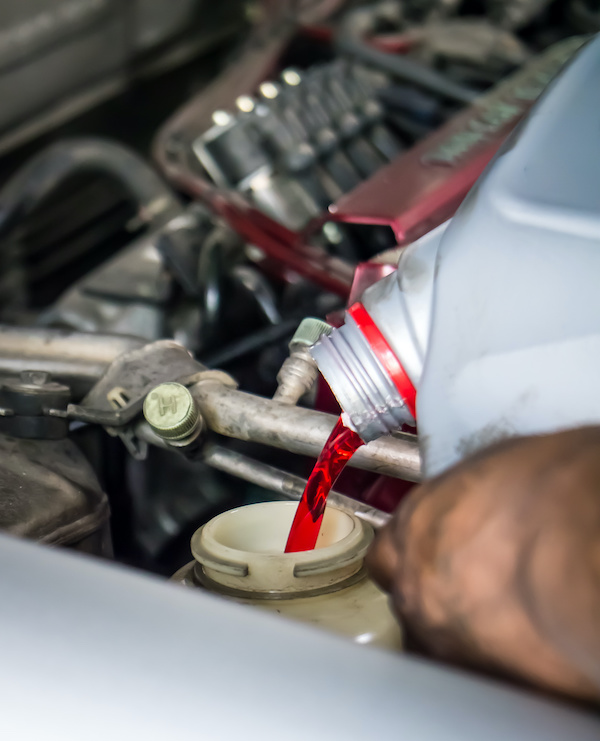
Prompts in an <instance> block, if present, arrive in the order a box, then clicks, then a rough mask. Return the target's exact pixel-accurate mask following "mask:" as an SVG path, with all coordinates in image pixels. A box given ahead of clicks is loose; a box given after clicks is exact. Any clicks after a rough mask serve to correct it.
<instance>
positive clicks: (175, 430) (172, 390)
mask: <svg viewBox="0 0 600 741" xmlns="http://www.w3.org/2000/svg"><path fill="white" fill-rule="evenodd" d="M144 417H145V418H146V421H147V422H148V424H149V425H150V427H151V428H152V429H153V430H154V432H155V433H156V434H157V435H158V436H159V437H161V438H163V439H164V440H182V439H183V438H186V437H189V436H191V435H192V434H193V433H194V432H195V431H196V430H197V428H198V425H199V423H200V414H199V412H198V407H197V406H196V402H195V401H194V397H193V396H192V394H191V393H190V391H189V390H188V389H187V388H186V387H185V386H182V385H181V384H180V383H161V384H160V385H159V386H156V387H155V388H154V389H152V391H150V393H149V394H148V395H147V396H146V399H145V400H144Z"/></svg>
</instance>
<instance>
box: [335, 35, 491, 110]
mask: <svg viewBox="0 0 600 741" xmlns="http://www.w3.org/2000/svg"><path fill="white" fill-rule="evenodd" d="M335 45H336V48H337V50H338V51H339V52H340V53H341V54H344V55H346V56H349V57H353V58H354V59H355V60H358V61H360V62H362V63H363V64H366V65H369V66H371V67H376V68H377V69H380V70H382V71H384V72H387V73H389V74H390V75H392V76H393V77H396V78H397V79H399V80H403V81H404V82H410V83H412V84H413V85H416V86H418V87H421V88H423V89H424V90H429V92H431V93H435V94H436V95H440V96H442V97H443V98H446V99H447V100H453V101H455V102H457V103H463V104H465V105H469V104H471V103H472V102H473V101H474V100H475V98H477V96H478V95H479V93H478V92H477V91H475V90H473V89H471V88H469V87H467V86H465V85H461V84H459V83H457V82H453V81H452V80H449V79H448V78H447V77H445V76H444V75H442V74H440V73H439V72H436V71H435V70H432V69H429V68H428V67H424V66H423V65H421V64H419V63H418V62H415V61H413V60H412V59H407V58H406V57H403V56H399V55H395V54H388V53H387V52H383V51H378V50H377V49H374V48H373V47H372V46H369V45H368V44H367V43H366V42H364V41H362V40H361V39H359V38H355V37H354V36H349V35H348V34H342V35H340V36H338V37H337V38H336V41H335Z"/></svg>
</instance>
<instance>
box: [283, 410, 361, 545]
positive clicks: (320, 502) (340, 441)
mask: <svg viewBox="0 0 600 741" xmlns="http://www.w3.org/2000/svg"><path fill="white" fill-rule="evenodd" d="M361 445H363V441H362V440H361V439H360V437H359V436H358V435H357V434H356V432H354V431H353V430H350V429H348V427H345V426H344V423H343V422H342V418H341V417H340V418H339V419H338V421H337V422H336V425H335V427H334V428H333V430H332V432H331V435H329V437H328V438H327V442H326V443H325V446H324V447H323V450H322V451H321V455H320V456H319V457H318V459H317V462H316V463H315V467H314V468H313V470H312V473H311V474H310V477H309V479H308V481H307V482H306V488H305V489H304V494H303V495H302V499H301V500H300V502H299V504H298V509H297V510H296V515H295V517H294V522H293V523H292V527H291V529H290V534H289V536H288V540H287V544H286V546H285V552H286V553H296V552H298V551H311V550H312V549H313V548H314V547H315V545H316V544H317V538H318V537H319V531H320V529H321V522H322V520H323V514H324V513H325V505H326V504H327V496H328V494H329V492H330V491H331V487H332V486H333V485H334V484H335V480H336V479H337V477H338V476H339V475H340V473H341V472H342V470H343V468H344V466H345V465H346V463H348V461H349V460H350V458H352V456H353V455H354V453H355V452H356V451H357V450H358V449H359V448H360V446H361Z"/></svg>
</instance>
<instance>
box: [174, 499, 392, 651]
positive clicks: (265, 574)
mask: <svg viewBox="0 0 600 741" xmlns="http://www.w3.org/2000/svg"><path fill="white" fill-rule="evenodd" d="M297 506H298V505H297V503H296V502H263V503H260V504H250V505H248V506H246V507H238V508H237V509H232V510H229V511H227V512H223V513H222V514H220V515H218V516H217V517H215V518H213V519H212V520H210V522H208V523H206V525H204V526H203V527H201V528H200V529H199V530H197V531H196V533H195V534H194V536H193V537H192V544H191V545H192V554H193V556H194V559H195V560H194V561H193V562H192V563H191V564H188V565H187V566H184V567H183V568H182V569H180V570H179V571H178V572H177V574H175V576H174V577H173V579H174V580H175V581H179V582H181V583H183V584H185V585H187V586H191V587H203V588H205V589H209V590H211V591H213V592H216V593H219V594H222V595H224V596H226V597H229V598H231V599H235V600H236V601H238V602H243V603H246V604H248V605H253V606H255V607H258V608H262V609H265V610H269V611H271V612H276V613H279V614H281V615H283V616H284V617H289V618H293V619H296V620H301V621H303V622H307V623H312V624H313V625H318V626H320V627H322V628H325V629H327V630H330V631H333V632H335V633H338V634H341V635H344V636H346V637H348V638H351V639H352V640H353V641H355V642H356V643H361V644H369V645H374V646H380V647H384V648H388V649H400V648H401V647H402V632H401V629H400V626H399V624H398V622H397V620H396V618H395V617H394V615H393V613H392V611H391V609H390V606H389V602H388V599H387V595H386V594H384V593H383V592H382V591H381V590H380V589H379V588H378V587H377V586H376V585H375V583H374V582H373V581H371V579H370V578H369V577H368V575H367V573H366V570H365V568H364V563H363V561H364V556H365V553H366V551H367V549H368V547H369V545H370V543H371V541H372V539H373V530H372V528H371V526H370V525H368V524H367V523H365V522H363V521H362V520H360V519H359V518H358V517H356V516H355V515H353V514H350V513H348V512H344V511H342V510H340V509H336V508H335V507H332V506H328V507H327V509H326V510H325V515H324V517H323V524H322V526H321V531H320V533H319V539H318V541H317V546H316V548H315V549H314V550H311V551H303V552H299V553H284V548H285V543H286V540H287V537H288V534H289V531H290V526H291V524H292V520H293V518H294V514H295V512H296V508H297Z"/></svg>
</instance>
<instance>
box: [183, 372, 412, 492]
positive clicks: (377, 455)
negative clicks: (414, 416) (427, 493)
mask: <svg viewBox="0 0 600 741" xmlns="http://www.w3.org/2000/svg"><path fill="white" fill-rule="evenodd" d="M190 390H191V392H192V395H193V396H194V398H195V399H196V401H197V402H198V405H199V407H200V412H201V414H202V416H203V417H204V421H205V422H206V424H207V426H208V428H209V429H211V430H213V431H214V432H217V433H218V434H220V435H225V436H226V437H233V438H236V439H238V440H246V441H252V442H255V443H261V444H263V445H270V446H271V447H274V448H280V449H283V450H288V451H290V452H291V453H298V454H299V455H308V456H312V457H316V456H317V455H318V454H319V453H320V452H321V450H322V449H323V445H324V444H325V442H326V440H327V438H328V437H329V434H330V433H331V430H332V429H333V426H334V424H335V422H336V417H335V416H334V415H332V414H324V413H323V412H315V411H312V410H310V409H304V408H301V407H290V406H289V405H286V404H279V403H277V402H276V401H273V400H271V399H265V398H262V397H260V396H254V395H252V394H247V393H244V392H243V391H238V390H236V389H234V388H231V387H227V386H225V385H224V384H222V383H219V382H217V381H211V380H206V381H201V382H200V383H197V384H195V385H194V386H192V388H191V389H190ZM349 465H350V466H354V467H355V468H362V469H365V470H367V471H374V472H376V473H381V474H385V475H386V476H394V477H396V478H403V479H406V480H408V481H419V480H420V476H421V460H420V456H419V446H418V443H417V439H416V436H414V435H407V434H400V435H398V436H394V437H384V438H380V439H379V440H375V441H374V442H372V443H369V444H368V445H365V446H363V447H362V448H359V450H358V451H357V452H356V453H355V454H354V456H353V457H352V458H351V459H350V463H349Z"/></svg>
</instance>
